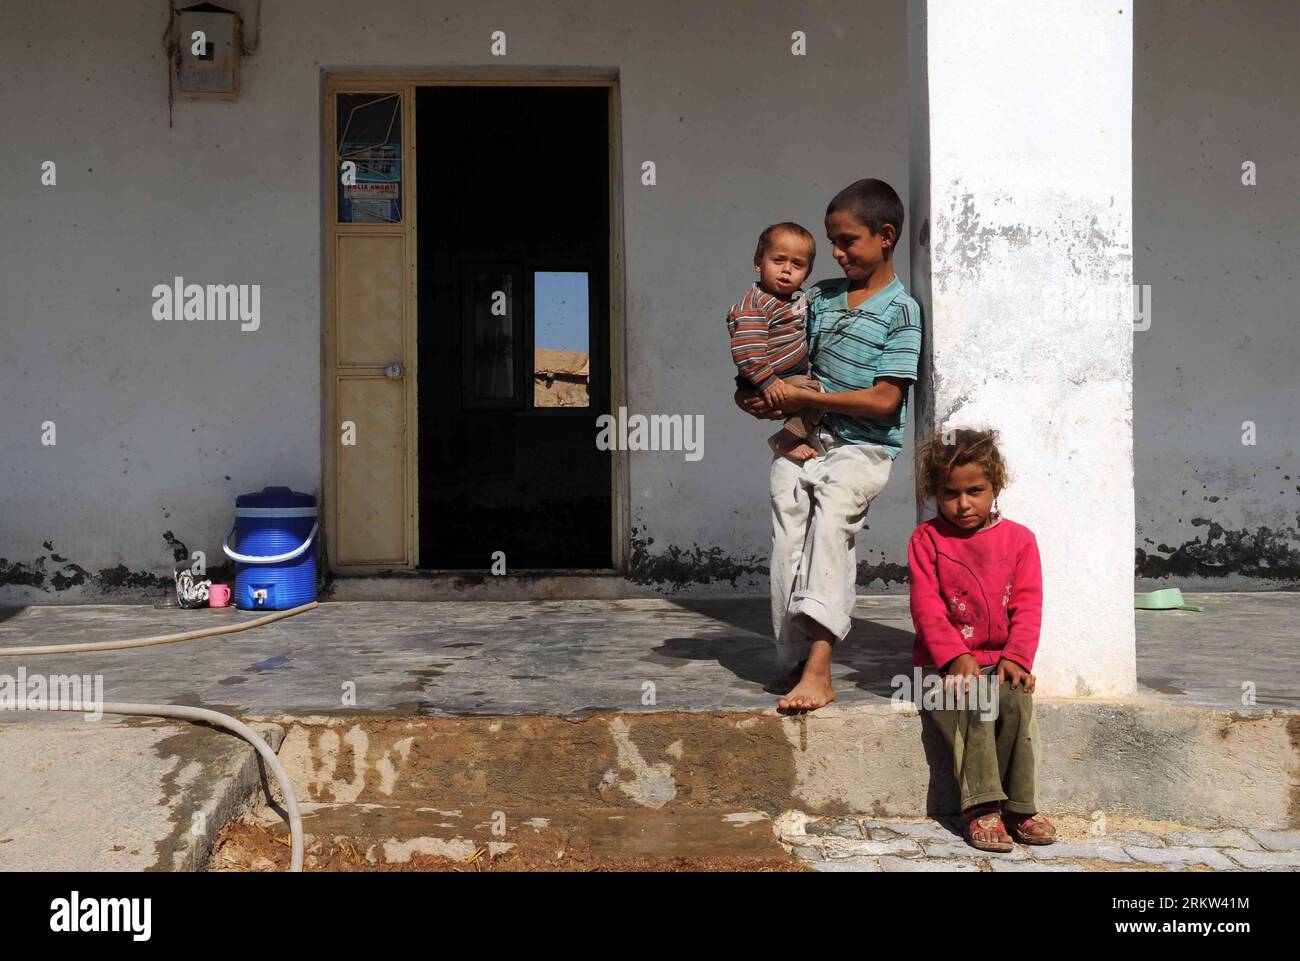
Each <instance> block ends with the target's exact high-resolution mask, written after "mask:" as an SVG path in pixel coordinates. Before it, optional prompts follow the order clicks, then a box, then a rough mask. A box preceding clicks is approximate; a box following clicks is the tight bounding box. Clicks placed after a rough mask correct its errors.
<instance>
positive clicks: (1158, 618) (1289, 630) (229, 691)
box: [0, 592, 1300, 719]
mask: <svg viewBox="0 0 1300 961" xmlns="http://www.w3.org/2000/svg"><path fill="white" fill-rule="evenodd" d="M1186 597H1187V599H1188V601H1189V603H1193V604H1198V605H1200V606H1202V607H1204V608H1205V610H1204V612H1203V613H1191V612H1181V611H1163V612H1149V611H1138V612H1137V662H1138V679H1139V684H1140V689H1139V694H1140V695H1141V696H1143V697H1144V698H1154V699H1157V700H1161V701H1166V702H1168V703H1173V704H1184V705H1192V704H1195V705H1206V706H1213V707H1218V708H1225V709H1233V710H1241V711H1249V710H1251V708H1249V707H1243V705H1242V703H1241V692H1242V684H1243V682H1246V681H1251V682H1254V684H1255V685H1256V699H1257V702H1256V706H1255V709H1257V710H1269V709H1272V708H1289V709H1296V708H1300V671H1297V670H1296V668H1295V660H1294V658H1295V654H1296V651H1297V647H1298V645H1297V625H1300V593H1290V592H1282V593H1267V594H1260V593H1237V594H1226V593H1225V594H1212V593H1206V594H1188V595H1186ZM256 616H257V615H256V614H255V613H253V612H244V611H236V610H233V609H225V610H210V609H200V610H191V611H186V610H179V609H176V608H174V607H173V608H153V607H144V606H141V605H76V606H62V605H60V606H43V607H35V606H33V607H24V608H3V609H0V647H8V646H15V645H22V644H42V643H50V644H52V643H59V642H69V641H91V640H110V639H120V638H133V637H144V636H151V635H158V634H165V633H170V632H173V631H182V630H189V629H194V628H198V627H202V626H206V625H209V624H212V625H215V624H222V623H230V622H232V621H239V620H250V619H252V618H254V617H256ZM912 638H913V634H912V629H911V619H910V617H909V615H908V608H907V598H906V597H901V596H894V597H862V598H859V601H858V605H857V609H856V611H855V614H854V626H853V632H852V633H851V634H850V635H849V638H848V640H847V641H846V642H845V643H844V644H843V645H841V647H840V649H839V650H838V651H837V653H836V661H835V668H834V672H835V689H836V693H837V697H838V703H840V704H841V705H845V706H849V705H854V704H870V703H876V704H880V703H883V702H884V701H886V700H888V699H889V697H890V695H891V693H892V688H891V686H890V678H891V677H893V676H894V675H895V674H899V673H908V672H910V669H911V668H910V665H911V647H912ZM1079 643H1082V644H1086V643H1087V639H1086V638H1081V639H1080V640H1079ZM16 660H18V659H14V658H0V673H11V674H12V673H13V672H14V671H16V670H17V667H18V664H16V663H14V662H15V661H16ZM21 660H23V661H24V664H25V666H26V668H27V670H28V672H36V671H38V670H39V671H41V672H43V673H46V674H59V673H77V674H102V675H103V677H104V698H105V700H112V701H154V702H165V703H176V704H188V705H195V706H205V707H211V708H214V709H217V710H224V711H227V712H231V713H237V714H245V715H247V714H255V715H256V714H268V715H269V714H321V713H333V712H339V713H349V714H355V713H378V714H400V715H457V716H473V715H485V714H493V715H497V714H548V715H572V714H584V713H589V712H592V711H619V712H646V711H665V710H667V711H736V710H742V711H743V710H750V711H752V710H754V709H756V708H757V709H763V708H771V707H773V706H774V700H775V699H774V696H773V695H771V694H768V693H765V692H764V691H763V686H764V684H766V683H767V682H769V681H770V680H771V679H772V678H773V677H774V676H775V675H776V674H777V673H779V672H778V671H777V668H776V665H775V662H774V659H773V650H772V644H771V640H770V623H769V617H768V606H767V601H766V598H763V597H753V596H748V597H722V598H719V597H708V598H695V597H682V598H677V599H669V598H664V599H635V600H565V601H494V602H488V603H479V602H464V601H440V602H418V603H417V602H381V601H365V602H355V601H353V602H324V603H322V604H321V605H320V606H319V607H318V608H316V609H315V610H312V611H309V612H307V613H306V614H302V615H298V616H295V617H291V618H287V619H285V620H283V621H278V622H276V623H274V624H270V625H267V626H265V627H261V628H255V629H253V630H250V631H247V632H241V633H237V634H231V635H224V636H218V637H213V638H202V639H199V640H195V641H184V642H181V643H177V644H170V645H165V646H159V647H151V648H144V649H140V650H131V651H119V652H114V653H105V654H98V655H89V656H88V655H57V656H51V657H40V658H23V659H21ZM348 682H351V683H352V684H354V685H355V704H345V703H344V700H343V695H344V689H345V685H347V684H348ZM647 682H649V683H650V684H653V689H651V688H650V687H649V686H648V684H647ZM651 690H653V700H652V702H651V698H650V693H649V692H650V691H651ZM28 717H29V719H30V717H31V716H30V715H28Z"/></svg>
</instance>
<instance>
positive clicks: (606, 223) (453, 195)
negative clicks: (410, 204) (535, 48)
mask: <svg viewBox="0 0 1300 961" xmlns="http://www.w3.org/2000/svg"><path fill="white" fill-rule="evenodd" d="M609 97H610V90H609V88H608V87H603V86H602V87H545V86H447V85H438V86H421V87H418V88H417V89H416V91H415V114H416V116H415V121H416V122H415V129H416V138H417V139H416V152H415V155H416V161H415V175H416V180H417V184H418V190H417V193H416V196H417V198H418V199H417V201H416V202H417V204H418V211H417V217H416V224H417V228H416V229H417V243H416V249H417V250H418V257H417V265H416V281H417V285H418V309H417V337H416V340H417V344H418V348H417V362H418V374H417V380H418V384H419V391H418V400H417V410H418V414H417V417H418V427H419V429H418V436H419V451H418V459H419V470H418V478H419V481H418V499H419V512H418V516H419V566H420V567H422V568H434V569H462V570H465V569H468V570H487V569H489V568H490V567H491V566H492V562H493V557H494V555H495V554H496V552H498V551H499V552H502V554H504V557H505V563H506V565H507V569H508V570H518V569H548V570H592V569H608V568H611V567H613V566H614V558H613V556H612V544H613V538H612V536H611V534H612V525H613V511H612V466H613V465H612V463H611V452H610V451H602V450H600V449H598V448H597V446H596V442H595V440H596V435H597V428H596V418H597V417H598V416H599V415H600V414H602V413H607V412H608V411H609V410H610V390H611V376H610V374H611V364H610V337H609V327H610V324H609V300H610V299H609V282H610V278H609V237H610V212H609V194H610V191H609V186H610V185H609V143H610V141H609V134H610V131H609V119H608V118H609V115H610V111H609Z"/></svg>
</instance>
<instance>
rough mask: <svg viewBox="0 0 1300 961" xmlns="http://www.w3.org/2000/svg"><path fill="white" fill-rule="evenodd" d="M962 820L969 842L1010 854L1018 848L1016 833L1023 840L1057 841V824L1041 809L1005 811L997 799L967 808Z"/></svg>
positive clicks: (980, 847) (1027, 841)
mask: <svg viewBox="0 0 1300 961" xmlns="http://www.w3.org/2000/svg"><path fill="white" fill-rule="evenodd" d="M1004 817H1005V820H1004ZM961 820H962V835H963V836H964V837H965V838H966V843H967V844H969V845H970V846H971V847H973V848H976V849H977V850H980V851H993V852H996V853H998V854H1009V853H1010V852H1011V851H1013V850H1015V845H1013V844H1012V843H1011V839H1012V838H1013V837H1014V838H1015V840H1017V841H1019V842H1020V843H1021V844H1053V843H1055V841H1056V827H1055V826H1054V825H1053V824H1052V822H1051V821H1049V820H1048V819H1047V816H1046V815H1045V814H1043V813H1042V812H1041V811H1039V812H1035V813H1034V814H1017V813H1015V812H1014V811H1005V812H1004V811H1003V810H1002V805H1001V804H998V803H997V802H994V803H992V804H980V805H976V806H975V807H973V808H971V809H970V810H968V811H963V812H962V815H961ZM1008 824H1009V825H1010V831H1009V833H1008Z"/></svg>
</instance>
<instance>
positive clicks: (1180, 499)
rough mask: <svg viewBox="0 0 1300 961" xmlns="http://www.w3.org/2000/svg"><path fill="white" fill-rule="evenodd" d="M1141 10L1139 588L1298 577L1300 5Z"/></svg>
mask: <svg viewBox="0 0 1300 961" xmlns="http://www.w3.org/2000/svg"><path fill="white" fill-rule="evenodd" d="M1135 12H1136V20H1135V31H1134V37H1135V47H1136V51H1135V56H1134V67H1133V83H1134V89H1133V114H1134V123H1133V238H1134V245H1133V251H1134V279H1135V280H1136V282H1137V283H1139V284H1148V285H1150V288H1151V303H1152V310H1151V328H1150V329H1149V330H1146V331H1140V332H1138V333H1137V334H1135V335H1134V339H1133V365H1134V370H1133V402H1134V418H1133V432H1134V438H1133V440H1134V450H1135V467H1136V473H1137V535H1138V537H1137V546H1138V548H1139V549H1140V550H1141V551H1143V555H1144V556H1143V558H1142V561H1143V562H1142V564H1141V567H1140V572H1141V573H1143V574H1144V576H1142V577H1141V578H1140V580H1139V585H1140V586H1141V587H1142V589H1149V588H1154V587H1159V586H1163V584H1162V583H1161V582H1162V581H1163V582H1165V583H1167V584H1169V585H1178V586H1181V587H1182V588H1183V589H1184V590H1185V589H1187V588H1188V587H1199V588H1201V589H1209V590H1261V589H1263V590H1268V589H1277V588H1286V587H1291V588H1294V587H1295V586H1296V585H1297V584H1300V429H1297V415H1296V412H1297V411H1300V377H1297V373H1296V372H1297V371H1300V283H1298V282H1297V281H1298V275H1297V272H1296V264H1297V259H1298V258H1297V251H1300V189H1298V188H1297V177H1298V176H1300V122H1298V121H1297V117H1298V116H1300V111H1297V106H1296V105H1297V95H1298V92H1300V56H1297V51H1300V4H1296V3H1295V2H1294V0H1247V2H1242V3H1232V4H1226V3H1204V4H1202V3H1149V2H1148V3H1141V4H1138V6H1137V7H1136V10H1135ZM1247 160H1249V161H1252V162H1254V163H1255V165H1256V185H1255V186H1253V187H1248V186H1245V185H1244V184H1243V183H1242V164H1243V162H1245V161H1247ZM1247 421H1250V422H1252V423H1253V424H1254V425H1255V444H1254V445H1248V444H1243V443H1242V438H1243V435H1244V434H1245V431H1243V429H1242V424H1243V423H1245V422H1247Z"/></svg>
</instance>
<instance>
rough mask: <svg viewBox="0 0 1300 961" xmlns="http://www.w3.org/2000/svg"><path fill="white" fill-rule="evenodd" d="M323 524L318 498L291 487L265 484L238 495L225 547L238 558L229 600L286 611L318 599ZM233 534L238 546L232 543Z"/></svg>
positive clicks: (252, 607) (254, 608)
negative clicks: (318, 554) (317, 549)
mask: <svg viewBox="0 0 1300 961" xmlns="http://www.w3.org/2000/svg"><path fill="white" fill-rule="evenodd" d="M319 527H320V522H319V519H318V518H317V516H316V498H315V497H314V496H313V495H311V494H303V493H300V492H298V491H295V490H290V489H289V488H288V487H263V488H262V489H261V490H260V491H256V492H254V493H251V494H240V495H239V496H238V497H236V498H235V525H234V526H233V527H232V528H231V529H230V533H229V534H227V535H226V540H225V543H224V544H222V548H223V549H224V550H225V552H226V556H227V557H229V558H230V559H231V560H233V561H234V562H235V589H234V592H233V593H234V596H233V597H232V598H231V600H232V601H233V602H234V605H235V606H236V607H238V608H239V609H240V610H243V611H285V610H288V609H289V608H291V607H298V606H299V605H301V604H308V603H310V602H312V601H314V600H316V552H315V550H314V549H313V542H314V541H315V540H316V532H317V530H318V529H319ZM231 534H234V535H235V544H236V546H237V547H238V550H237V551H236V550H232V549H231V547H230V535H231Z"/></svg>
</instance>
